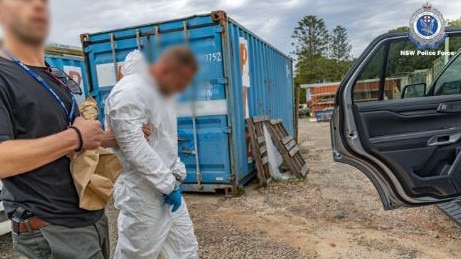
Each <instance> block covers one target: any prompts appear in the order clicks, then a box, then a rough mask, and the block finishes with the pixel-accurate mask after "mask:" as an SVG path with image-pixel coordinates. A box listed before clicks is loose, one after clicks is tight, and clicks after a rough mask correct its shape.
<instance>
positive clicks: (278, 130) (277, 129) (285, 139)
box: [264, 119, 309, 178]
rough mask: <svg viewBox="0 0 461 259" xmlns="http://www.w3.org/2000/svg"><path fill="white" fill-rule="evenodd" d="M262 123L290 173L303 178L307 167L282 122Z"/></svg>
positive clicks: (294, 141)
mask: <svg viewBox="0 0 461 259" xmlns="http://www.w3.org/2000/svg"><path fill="white" fill-rule="evenodd" d="M264 123H266V128H267V130H268V131H269V133H270V134H271V137H272V141H273V142H274V144H275V146H276V147H277V149H278V150H279V152H280V154H281V155H282V157H283V160H284V161H285V163H286V164H287V165H288V168H289V169H290V171H291V173H292V174H293V175H296V176H298V177H302V178H304V177H305V176H306V174H307V170H308V169H309V166H308V165H307V163H306V161H305V160H304V158H303V157H302V155H301V153H300V152H299V146H298V145H297V144H296V140H295V139H293V137H292V136H290V135H289V134H288V132H287V130H286V129H285V127H284V126H283V123H282V120H280V119H278V120H270V121H268V120H266V121H265V122H264Z"/></svg>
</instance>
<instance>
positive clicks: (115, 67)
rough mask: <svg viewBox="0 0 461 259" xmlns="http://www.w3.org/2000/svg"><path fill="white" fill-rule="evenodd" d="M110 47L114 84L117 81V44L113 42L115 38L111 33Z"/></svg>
mask: <svg viewBox="0 0 461 259" xmlns="http://www.w3.org/2000/svg"><path fill="white" fill-rule="evenodd" d="M110 47H111V50H112V62H114V76H115V82H117V81H118V65H117V53H116V50H117V42H115V36H114V34H113V33H111V34H110Z"/></svg>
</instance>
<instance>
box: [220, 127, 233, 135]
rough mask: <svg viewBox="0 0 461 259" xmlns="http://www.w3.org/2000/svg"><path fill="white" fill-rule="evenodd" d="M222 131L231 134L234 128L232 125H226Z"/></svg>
mask: <svg viewBox="0 0 461 259" xmlns="http://www.w3.org/2000/svg"><path fill="white" fill-rule="evenodd" d="M222 132H224V133H226V134H231V132H232V129H231V128H230V127H224V128H222Z"/></svg>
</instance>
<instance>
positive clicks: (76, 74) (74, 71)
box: [63, 66, 85, 104]
mask: <svg viewBox="0 0 461 259" xmlns="http://www.w3.org/2000/svg"><path fill="white" fill-rule="evenodd" d="M63 70H64V72H66V74H67V75H69V76H70V77H71V78H72V79H73V80H74V81H75V82H77V84H78V85H79V86H80V89H82V92H85V91H84V89H83V87H84V85H83V74H82V68H80V67H76V66H64V67H63ZM74 96H75V101H76V102H77V104H81V103H82V102H83V101H85V94H82V95H74Z"/></svg>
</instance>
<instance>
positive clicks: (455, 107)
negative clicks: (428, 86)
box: [437, 102, 461, 113]
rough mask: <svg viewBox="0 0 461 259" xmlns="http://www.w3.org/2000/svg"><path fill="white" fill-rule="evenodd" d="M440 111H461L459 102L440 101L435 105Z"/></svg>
mask: <svg viewBox="0 0 461 259" xmlns="http://www.w3.org/2000/svg"><path fill="white" fill-rule="evenodd" d="M437 112H440V113H458V112H461V102H451V103H441V104H439V106H438V107H437Z"/></svg>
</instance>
